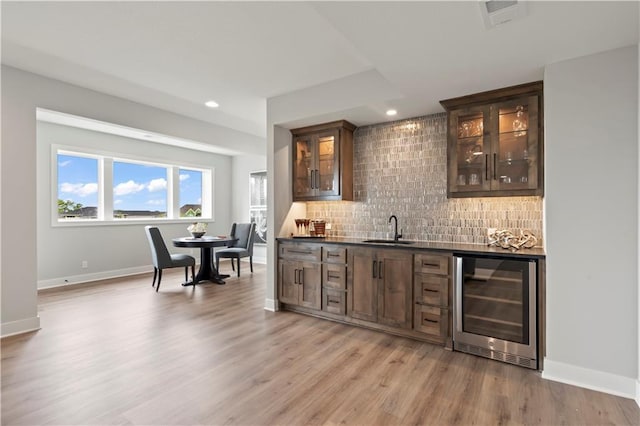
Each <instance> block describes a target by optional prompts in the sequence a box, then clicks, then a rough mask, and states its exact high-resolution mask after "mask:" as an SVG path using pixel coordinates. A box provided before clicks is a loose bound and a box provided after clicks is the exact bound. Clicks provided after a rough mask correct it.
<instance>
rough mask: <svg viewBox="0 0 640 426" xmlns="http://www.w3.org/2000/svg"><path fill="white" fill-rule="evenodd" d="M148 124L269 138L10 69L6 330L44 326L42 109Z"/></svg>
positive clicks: (245, 143)
mask: <svg viewBox="0 0 640 426" xmlns="http://www.w3.org/2000/svg"><path fill="white" fill-rule="evenodd" d="M38 107H40V108H46V109H50V110H54V111H60V112H64V113H68V114H74V115H79V116H83V117H89V118H93V119H96V120H100V121H105V122H109V123H115V124H120V125H123V126H127V127H133V128H137V129H144V130H148V131H150V132H154V133H159V134H165V135H169V136H176V137H180V138H184V139H188V140H194V141H198V142H203V143H209V144H211V145H217V146H221V147H223V148H228V149H231V150H234V151H236V152H241V153H244V154H253V153H255V152H260V150H261V149H264V148H263V147H264V143H265V141H264V139H262V138H258V137H255V136H251V135H248V134H244V133H241V132H236V131H233V130H230V129H227V128H222V127H219V126H214V125H212V124H209V123H205V122H202V121H198V120H193V119H190V118H187V117H183V116H180V115H177V114H173V113H169V112H167V111H163V110H159V109H157V108H152V107H149V106H146V105H141V104H137V103H135V102H131V101H127V100H125V99H122V98H117V97H114V96H108V95H105V94H103V93H98V92H95V91H92V90H89V89H84V88H81V87H78V86H73V85H70V84H66V83H63V82H60V81H56V80H52V79H48V78H44V77H41V76H38V75H35V74H31V73H27V72H24V71H21V70H17V69H15V68H12V67H6V66H2V141H1V148H2V158H1V159H0V185H1V188H0V189H1V191H0V206H1V209H2V211H1V213H0V217H1V219H2V223H1V231H0V237H1V241H0V243H1V244H0V247H1V250H0V254H1V256H2V258H1V262H0V264H1V265H2V270H1V282H2V289H1V299H2V301H1V306H0V307H1V310H2V314H1V320H2V330H1V332H0V334H1V335H2V336H6V335H9V334H14V333H19V332H24V331H26V330H31V329H37V328H38V327H39V326H40V321H39V318H38V313H37V287H36V282H37V271H36V268H35V267H34V264H35V263H37V252H36V241H37V215H36V210H37V201H36V175H37V173H36V108H38Z"/></svg>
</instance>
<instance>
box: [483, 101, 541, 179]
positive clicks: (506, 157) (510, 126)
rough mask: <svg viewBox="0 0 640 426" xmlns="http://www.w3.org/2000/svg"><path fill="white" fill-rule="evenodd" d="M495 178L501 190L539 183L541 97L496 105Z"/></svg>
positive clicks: (494, 129)
mask: <svg viewBox="0 0 640 426" xmlns="http://www.w3.org/2000/svg"><path fill="white" fill-rule="evenodd" d="M492 114H493V115H495V116H496V117H497V119H496V120H493V121H492V122H493V126H494V128H493V129H492V131H491V133H492V135H493V136H492V140H493V142H494V143H493V148H492V151H493V158H492V162H493V167H492V169H493V170H492V172H493V180H492V189H493V190H498V191H509V190H527V189H536V188H537V187H538V137H539V135H538V97H537V96H528V97H522V98H518V99H516V100H513V101H508V102H500V103H497V104H495V105H493V106H492Z"/></svg>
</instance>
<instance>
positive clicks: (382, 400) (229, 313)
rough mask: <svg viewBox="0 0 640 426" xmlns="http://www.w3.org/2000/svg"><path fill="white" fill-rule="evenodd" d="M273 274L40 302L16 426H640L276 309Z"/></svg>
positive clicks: (579, 400) (25, 352)
mask: <svg viewBox="0 0 640 426" xmlns="http://www.w3.org/2000/svg"><path fill="white" fill-rule="evenodd" d="M243 266H244V265H243ZM223 267H224V269H225V270H226V269H229V266H228V265H227V264H224V266H223ZM265 269H266V268H265V267H264V265H255V273H254V274H251V273H249V268H248V266H247V267H245V268H243V272H242V277H241V278H240V279H238V278H236V277H231V278H229V279H227V284H226V285H224V286H219V285H215V284H206V285H201V286H198V287H196V288H195V289H193V288H183V287H181V286H180V285H179V283H180V281H181V279H182V277H183V275H182V273H183V272H182V270H179V269H176V270H173V271H169V270H167V271H166V273H165V276H164V278H163V283H162V287H161V289H160V292H159V293H156V292H155V291H154V290H153V289H152V288H151V274H145V275H141V276H137V277H133V278H127V279H116V280H107V281H102V282H98V283H93V284H86V285H81V286H75V287H70V288H61V289H53V290H46V291H42V292H40V295H39V303H40V305H39V314H40V318H41V325H42V329H41V330H40V331H38V332H34V333H29V334H26V335H21V336H15V337H10V338H6V339H3V340H2V424H3V425H17V424H22V425H44V424H47V425H48V424H56V425H72V424H73V425H94V424H100V425H112V424H114V425H131V424H135V425H168V424H170V425H195V424H204V425H219V424H238V425H289V424H291V425H307V424H330V425H334V424H349V425H351V424H352V425H396V424H397V425H400V424H402V425H404V424H407V425H408V424H428V425H445V424H460V425H470V424H477V425H498V424H540V425H556V424H557V425H560V424H568V425H586V424H594V425H596V424H597V425H600V424H618V425H625V424H626V425H638V424H640V409H639V408H638V406H637V405H636V403H635V402H634V401H632V400H630V399H624V398H619V397H615V396H611V395H606V394H603V393H599V392H594V391H590V390H586V389H581V388H578V387H574V386H569V385H564V384H560V383H555V382H551V381H546V380H543V379H541V378H540V375H539V373H537V372H535V371H531V370H527V369H524V368H521V367H516V366H511V365H507V364H502V363H499V362H496V361H491V360H487V359H484V358H479V357H475V356H472V355H467V354H462V353H457V352H448V351H445V350H444V349H442V348H441V347H438V346H434V345H430V344H427V343H421V342H416V341H412V340H409V339H405V338H401V337H395V336H389V335H385V334H382V333H379V332H375V331H370V330H365V329H361V328H355V327H351V326H346V325H341V324H337V323H334V322H330V321H326V320H321V319H316V318H311V317H307V316H302V315H298V314H294V313H290V312H278V313H273V312H268V311H265V310H264V309H263V305H264V299H265V293H264V282H265Z"/></svg>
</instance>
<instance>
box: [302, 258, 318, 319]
mask: <svg viewBox="0 0 640 426" xmlns="http://www.w3.org/2000/svg"><path fill="white" fill-rule="evenodd" d="M320 266H321V265H320V264H319V263H311V262H300V272H299V273H298V277H299V278H298V280H299V282H298V287H299V290H298V291H299V293H298V304H299V305H300V306H305V307H307V308H313V309H320V307H321V304H322V299H321V296H320V295H321V290H322V284H321V281H322V272H321V270H320Z"/></svg>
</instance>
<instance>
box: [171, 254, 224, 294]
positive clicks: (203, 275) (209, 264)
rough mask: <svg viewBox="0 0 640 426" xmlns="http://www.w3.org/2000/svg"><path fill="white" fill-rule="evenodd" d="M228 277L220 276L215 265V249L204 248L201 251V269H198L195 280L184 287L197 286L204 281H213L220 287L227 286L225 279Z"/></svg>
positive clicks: (184, 284)
mask: <svg viewBox="0 0 640 426" xmlns="http://www.w3.org/2000/svg"><path fill="white" fill-rule="evenodd" d="M228 277H229V275H220V274H218V270H217V269H216V267H215V265H214V264H213V249H212V248H211V247H202V248H201V249H200V269H198V273H197V274H196V278H195V280H194V281H193V282H189V283H183V284H182V285H183V286H188V285H195V284H200V283H201V282H202V281H211V282H213V283H216V284H218V285H223V284H225V282H224V278H228Z"/></svg>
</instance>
